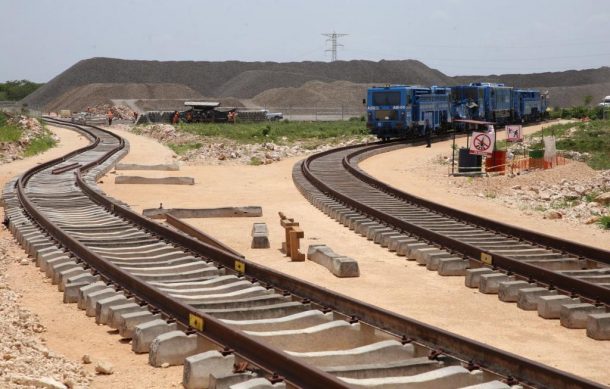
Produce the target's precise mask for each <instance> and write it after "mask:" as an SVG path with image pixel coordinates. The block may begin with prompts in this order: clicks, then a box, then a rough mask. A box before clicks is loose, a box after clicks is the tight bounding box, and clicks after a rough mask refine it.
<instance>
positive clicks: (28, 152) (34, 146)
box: [23, 132, 57, 157]
mask: <svg viewBox="0 0 610 389" xmlns="http://www.w3.org/2000/svg"><path fill="white" fill-rule="evenodd" d="M56 143H57V142H55V139H53V137H52V136H51V134H50V133H48V132H45V133H44V134H43V135H42V136H40V137H38V138H35V139H34V140H32V142H31V143H30V144H29V145H27V147H26V148H25V150H24V151H23V155H24V156H26V157H31V156H33V155H36V154H40V153H42V152H43V151H46V150H48V149H50V148H51V147H54V146H55V144H56Z"/></svg>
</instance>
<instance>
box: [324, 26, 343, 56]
mask: <svg viewBox="0 0 610 389" xmlns="http://www.w3.org/2000/svg"><path fill="white" fill-rule="evenodd" d="M322 35H323V36H326V37H328V39H327V40H326V42H328V41H330V43H331V48H330V49H326V50H324V51H330V52H331V59H330V62H335V61H336V60H337V47H338V46H341V47H343V45H342V44H340V43H337V38H341V37H342V36H347V35H348V34H337V33H336V32H334V31H333V32H332V33H329V34H322Z"/></svg>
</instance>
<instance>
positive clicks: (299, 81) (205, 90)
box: [23, 58, 610, 111]
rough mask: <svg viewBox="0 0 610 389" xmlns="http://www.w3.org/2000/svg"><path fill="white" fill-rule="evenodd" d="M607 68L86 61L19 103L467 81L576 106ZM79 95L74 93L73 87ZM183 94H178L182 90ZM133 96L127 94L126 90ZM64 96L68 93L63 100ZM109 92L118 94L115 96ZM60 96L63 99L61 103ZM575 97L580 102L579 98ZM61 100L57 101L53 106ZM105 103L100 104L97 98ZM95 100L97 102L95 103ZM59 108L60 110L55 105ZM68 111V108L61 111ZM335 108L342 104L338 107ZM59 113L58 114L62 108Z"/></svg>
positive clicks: (609, 75)
mask: <svg viewBox="0 0 610 389" xmlns="http://www.w3.org/2000/svg"><path fill="white" fill-rule="evenodd" d="M608 79H610V68H608V67H602V68H600V69H588V70H579V71H575V70H571V71H566V72H547V73H538V74H506V75H500V76H495V75H493V76H460V77H449V76H447V75H445V74H443V73H441V72H439V71H438V70H435V69H431V68H429V67H428V66H426V65H424V64H423V63H421V62H419V61H414V60H402V61H379V62H372V61H335V62H310V61H307V62H288V63H277V62H239V61H226V62H204V61H199V62H195V61H167V62H160V61H139V60H121V59H113V58H91V59H86V60H83V61H80V62H78V63H76V64H75V65H73V66H72V67H70V68H69V69H67V70H66V71H64V72H63V73H61V74H59V75H58V76H56V77H55V78H53V79H52V80H51V81H49V82H48V83H47V84H45V85H44V86H43V87H41V88H39V89H38V90H36V91H35V92H34V93H32V94H31V95H29V96H27V97H26V98H25V99H24V100H23V102H24V103H27V104H28V105H29V106H30V107H32V108H44V110H45V111H50V110H57V109H60V108H70V107H69V106H68V105H70V104H72V103H73V104H76V105H78V104H80V105H81V106H80V107H78V108H76V109H74V110H82V109H84V108H85V107H86V106H87V105H97V104H100V103H107V102H108V101H107V99H109V98H110V99H139V98H143V99H151V98H155V99H157V98H158V99H180V98H187V97H189V96H185V95H180V96H169V95H168V94H167V93H166V92H165V90H166V89H167V87H163V88H161V89H160V91H159V94H156V95H155V96H154V97H153V96H150V92H149V91H148V90H147V88H148V86H143V87H142V89H141V90H140V91H139V92H138V93H137V94H136V95H134V94H132V93H131V92H130V90H129V89H128V90H125V91H123V92H121V93H120V95H118V94H117V93H114V92H113V93H112V94H111V95H104V94H105V93H106V92H104V91H103V89H104V85H111V84H115V85H117V84H118V85H120V84H127V85H132V86H134V88H136V87H135V85H139V84H140V85H145V84H146V85H155V84H159V83H165V84H173V85H176V84H181V86H183V87H184V86H186V87H188V88H190V89H191V90H193V91H195V92H196V93H198V94H199V95H203V96H220V97H227V96H233V97H236V98H253V97H254V96H256V95H258V94H260V93H262V92H264V91H266V90H269V89H274V88H284V87H298V86H300V85H303V84H304V83H306V82H308V81H315V80H318V81H325V82H332V81H339V80H342V81H349V82H352V83H364V84H368V83H378V84H385V83H393V84H398V83H401V84H421V85H457V84H461V83H468V82H472V81H480V80H483V81H492V82H493V81H497V82H504V83H505V84H507V85H514V86H520V87H544V88H551V87H559V88H558V89H556V90H553V91H552V92H553V94H552V95H551V98H552V99H556V100H551V105H556V103H555V102H554V101H557V102H559V101H564V100H562V99H564V98H565V97H566V96H567V97H568V98H572V97H570V96H573V99H575V100H577V102H578V103H580V102H582V99H583V97H584V96H585V95H587V94H591V95H593V97H594V100H596V99H597V97H598V96H597V93H598V92H597V91H598V90H600V91H601V89H600V88H596V89H595V90H594V93H592V92H591V89H592V88H595V87H594V85H596V84H602V83H607V82H608ZM88 84H94V85H97V86H96V88H98V91H97V92H95V93H92V94H91V93H89V92H86V90H87V89H88V88H89V86H87V85H88ZM575 85H581V86H584V88H581V89H574V90H563V89H561V88H563V87H571V86H575ZM83 86H85V87H84V89H83V90H80V91H79V87H83ZM186 87H185V88H186ZM129 88H132V87H129ZM68 92H69V93H68ZM115 92H117V91H116V90H115ZM64 94H65V96H62V95H64ZM581 94H582V95H581ZM60 96H62V97H61V98H60ZM102 97H103V99H106V100H102V101H100V100H99V98H102ZM95 99H98V100H97V101H96V100H95ZM60 103H61V104H60ZM68 103H70V104H68ZM337 103H338V104H342V103H344V102H337ZM61 105H63V106H61Z"/></svg>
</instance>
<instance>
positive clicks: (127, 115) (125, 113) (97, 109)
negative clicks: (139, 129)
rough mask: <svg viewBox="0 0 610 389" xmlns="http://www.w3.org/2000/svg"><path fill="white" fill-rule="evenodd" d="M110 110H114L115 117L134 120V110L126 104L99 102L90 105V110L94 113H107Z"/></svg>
mask: <svg viewBox="0 0 610 389" xmlns="http://www.w3.org/2000/svg"><path fill="white" fill-rule="evenodd" d="M108 111H111V112H112V115H114V119H125V120H133V110H132V109H131V108H129V107H126V106H124V105H112V104H99V105H96V106H94V107H88V112H90V113H91V114H93V115H106V114H107V113H108Z"/></svg>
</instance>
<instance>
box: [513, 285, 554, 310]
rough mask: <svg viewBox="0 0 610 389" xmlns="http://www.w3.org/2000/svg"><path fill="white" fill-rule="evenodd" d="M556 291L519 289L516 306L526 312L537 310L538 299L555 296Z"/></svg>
mask: <svg viewBox="0 0 610 389" xmlns="http://www.w3.org/2000/svg"><path fill="white" fill-rule="evenodd" d="M556 294H557V291H556V290H548V289H547V288H541V287H533V288H523V289H519V292H518V294H517V306H518V307H519V308H521V309H524V310H526V311H537V310H538V297H540V296H552V295H556Z"/></svg>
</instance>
